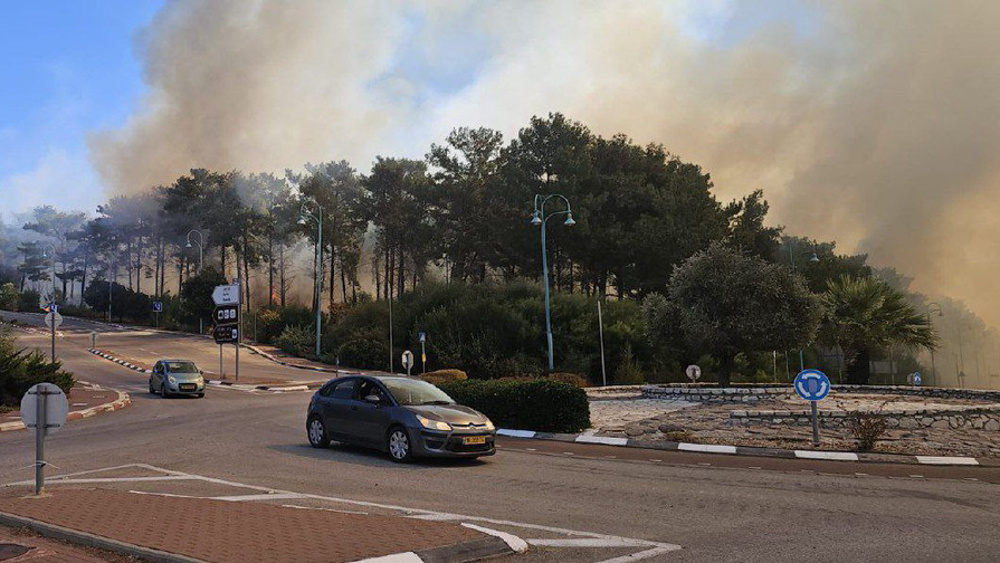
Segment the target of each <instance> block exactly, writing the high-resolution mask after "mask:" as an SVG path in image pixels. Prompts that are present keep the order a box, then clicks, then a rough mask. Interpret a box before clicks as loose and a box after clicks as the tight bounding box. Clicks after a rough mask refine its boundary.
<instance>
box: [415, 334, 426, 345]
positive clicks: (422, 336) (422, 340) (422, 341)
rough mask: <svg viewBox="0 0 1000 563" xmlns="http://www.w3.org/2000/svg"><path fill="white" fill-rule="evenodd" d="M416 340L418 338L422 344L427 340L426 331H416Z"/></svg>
mask: <svg viewBox="0 0 1000 563" xmlns="http://www.w3.org/2000/svg"><path fill="white" fill-rule="evenodd" d="M417 340H419V341H420V343H421V344H423V343H424V342H427V333H426V332H418V333H417Z"/></svg>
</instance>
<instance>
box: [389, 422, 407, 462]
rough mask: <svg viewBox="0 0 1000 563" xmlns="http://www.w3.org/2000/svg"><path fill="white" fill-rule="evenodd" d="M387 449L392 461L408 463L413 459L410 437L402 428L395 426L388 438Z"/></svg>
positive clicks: (390, 430)
mask: <svg viewBox="0 0 1000 563" xmlns="http://www.w3.org/2000/svg"><path fill="white" fill-rule="evenodd" d="M386 449H388V450H389V457H390V458H392V461H395V462H398V463H406V462H408V461H410V460H411V459H413V446H412V444H411V443H410V435H409V434H407V433H406V429H405V428H403V427H402V426H393V427H392V428H390V429H389V434H388V435H387V436H386Z"/></svg>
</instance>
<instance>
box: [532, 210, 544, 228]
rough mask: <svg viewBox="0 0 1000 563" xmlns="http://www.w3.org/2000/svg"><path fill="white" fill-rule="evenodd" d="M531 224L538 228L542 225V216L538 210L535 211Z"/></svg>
mask: <svg viewBox="0 0 1000 563" xmlns="http://www.w3.org/2000/svg"><path fill="white" fill-rule="evenodd" d="M531 224H532V225H534V226H536V227H537V226H539V225H541V224H542V214H541V213H539V212H538V210H535V212H534V213H533V214H532V216H531Z"/></svg>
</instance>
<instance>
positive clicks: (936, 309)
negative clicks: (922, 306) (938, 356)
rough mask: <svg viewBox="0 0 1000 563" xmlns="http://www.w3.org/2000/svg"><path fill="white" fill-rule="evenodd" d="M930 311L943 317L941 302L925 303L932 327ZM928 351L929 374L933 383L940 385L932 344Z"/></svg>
mask: <svg viewBox="0 0 1000 563" xmlns="http://www.w3.org/2000/svg"><path fill="white" fill-rule="evenodd" d="M931 313H937V316H939V317H943V316H944V311H942V310H941V304H940V303H938V302H937V301H931V302H930V303H928V304H927V324H928V325H929V326H931V327H932V328H933V327H934V323H932V322H931ZM930 351H931V374H932V375H931V377H933V381H934V384H935V385H940V381H938V376H937V367H936V366H935V365H934V347H933V346H931V347H930Z"/></svg>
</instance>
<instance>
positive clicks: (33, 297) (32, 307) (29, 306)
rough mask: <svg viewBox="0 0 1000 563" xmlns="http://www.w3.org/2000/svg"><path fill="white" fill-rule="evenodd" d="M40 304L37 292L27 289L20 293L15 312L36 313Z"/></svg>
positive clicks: (40, 300) (40, 297)
mask: <svg viewBox="0 0 1000 563" xmlns="http://www.w3.org/2000/svg"><path fill="white" fill-rule="evenodd" d="M41 302H42V296H41V295H39V294H38V292H37V291H34V290H31V289H29V290H26V291H24V292H22V293H21V295H20V298H19V300H18V303H17V310H18V311H27V312H29V313H33V312H37V311H38V309H39V308H40V307H41Z"/></svg>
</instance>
